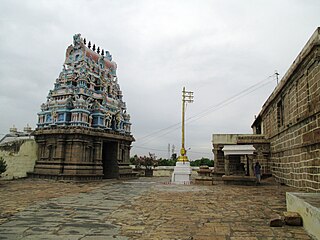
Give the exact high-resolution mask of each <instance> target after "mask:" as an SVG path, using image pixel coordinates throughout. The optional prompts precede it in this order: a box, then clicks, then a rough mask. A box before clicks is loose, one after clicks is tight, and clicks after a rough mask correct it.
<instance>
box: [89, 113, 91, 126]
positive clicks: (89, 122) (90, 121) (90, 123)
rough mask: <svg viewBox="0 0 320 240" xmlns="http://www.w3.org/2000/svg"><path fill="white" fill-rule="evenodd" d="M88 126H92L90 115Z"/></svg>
mask: <svg viewBox="0 0 320 240" xmlns="http://www.w3.org/2000/svg"><path fill="white" fill-rule="evenodd" d="M89 126H90V127H91V126H92V116H91V115H90V116H89Z"/></svg>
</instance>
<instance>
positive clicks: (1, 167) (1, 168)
mask: <svg viewBox="0 0 320 240" xmlns="http://www.w3.org/2000/svg"><path fill="white" fill-rule="evenodd" d="M6 170H7V164H6V161H5V160H4V159H3V157H0V174H1V173H4V172H5V171H6Z"/></svg>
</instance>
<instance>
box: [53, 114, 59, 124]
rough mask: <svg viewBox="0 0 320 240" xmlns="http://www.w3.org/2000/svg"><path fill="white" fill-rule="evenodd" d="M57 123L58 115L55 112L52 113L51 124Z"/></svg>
mask: <svg viewBox="0 0 320 240" xmlns="http://www.w3.org/2000/svg"><path fill="white" fill-rule="evenodd" d="M57 121H58V114H57V112H56V111H53V112H52V122H53V123H55V122H57Z"/></svg>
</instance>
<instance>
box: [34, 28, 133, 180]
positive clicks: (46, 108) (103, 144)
mask: <svg viewBox="0 0 320 240" xmlns="http://www.w3.org/2000/svg"><path fill="white" fill-rule="evenodd" d="M116 70H117V65H116V63H115V62H113V61H112V56H111V55H110V53H109V52H108V51H105V50H103V49H102V50H100V47H97V48H96V46H95V44H93V46H91V42H88V44H87V43H86V39H82V38H81V35H80V34H76V35H74V36H73V45H70V46H69V47H68V48H67V51H66V59H65V62H64V64H63V69H62V71H61V73H60V75H59V77H58V78H57V79H56V82H55V84H54V88H53V90H50V91H49V94H48V97H47V101H46V102H45V103H43V104H42V105H41V112H39V113H38V124H37V126H38V127H37V129H36V131H35V132H34V135H35V139H36V141H37V142H38V144H39V154H38V155H39V157H38V161H37V163H36V166H35V170H34V172H33V173H31V175H33V176H38V177H42V176H45V177H49V176H50V177H54V178H64V179H66V178H71V179H74V178H77V179H79V178H80V179H95V178H101V177H106V178H114V177H123V176H125V177H128V176H130V174H131V171H130V169H129V167H128V163H129V151H130V145H131V143H132V141H134V138H133V137H132V135H131V134H130V128H131V123H130V115H129V114H128V113H127V112H126V104H125V102H124V101H123V100H122V92H121V90H120V86H119V84H118V78H117V75H116Z"/></svg>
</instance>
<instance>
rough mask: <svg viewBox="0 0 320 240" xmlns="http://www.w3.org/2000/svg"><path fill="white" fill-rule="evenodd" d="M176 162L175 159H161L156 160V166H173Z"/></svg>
mask: <svg viewBox="0 0 320 240" xmlns="http://www.w3.org/2000/svg"><path fill="white" fill-rule="evenodd" d="M176 162H177V160H176V159H162V158H160V159H159V160H158V166H175V165H176Z"/></svg>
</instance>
